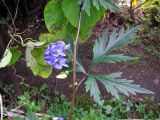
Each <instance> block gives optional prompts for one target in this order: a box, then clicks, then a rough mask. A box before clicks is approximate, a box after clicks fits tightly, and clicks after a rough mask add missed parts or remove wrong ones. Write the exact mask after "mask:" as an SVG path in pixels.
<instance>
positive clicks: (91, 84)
mask: <svg viewBox="0 0 160 120" xmlns="http://www.w3.org/2000/svg"><path fill="white" fill-rule="evenodd" d="M85 85H86V86H85V87H86V92H90V95H91V96H93V98H94V101H95V102H97V103H99V104H101V105H102V104H103V101H102V100H101V98H100V91H99V88H98V85H97V82H96V79H95V77H94V76H93V75H88V79H87V81H86V82H85Z"/></svg>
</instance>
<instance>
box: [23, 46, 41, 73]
mask: <svg viewBox="0 0 160 120" xmlns="http://www.w3.org/2000/svg"><path fill="white" fill-rule="evenodd" d="M32 50H33V48H31V47H27V48H26V54H25V55H26V64H27V67H29V68H30V69H31V70H32V72H33V73H34V75H37V73H38V69H37V67H36V65H37V62H36V60H35V58H34V57H33V56H32V54H31V51H32Z"/></svg>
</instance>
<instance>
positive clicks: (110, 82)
mask: <svg viewBox="0 0 160 120" xmlns="http://www.w3.org/2000/svg"><path fill="white" fill-rule="evenodd" d="M121 75H122V73H121V72H117V73H112V74H108V75H105V74H96V75H95V74H94V75H93V74H89V75H88V79H87V81H86V83H85V85H86V86H85V87H86V92H88V91H90V95H91V96H93V98H94V100H95V102H97V103H99V104H101V103H102V102H101V99H100V91H99V88H98V84H97V81H100V82H101V83H102V84H103V85H104V86H105V88H106V90H107V92H108V93H111V95H112V96H114V97H116V98H117V99H119V93H122V94H124V95H126V96H129V93H131V94H133V95H136V93H146V94H154V92H152V91H150V90H147V89H145V88H142V87H141V86H140V85H137V84H133V80H127V79H120V77H121Z"/></svg>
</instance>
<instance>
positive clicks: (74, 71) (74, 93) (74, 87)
mask: <svg viewBox="0 0 160 120" xmlns="http://www.w3.org/2000/svg"><path fill="white" fill-rule="evenodd" d="M81 15H82V11H81V10H80V14H79V20H78V30H77V35H76V40H75V42H74V58H73V86H72V87H73V93H72V103H71V107H70V111H69V120H72V111H73V106H74V102H75V98H76V81H77V80H76V79H77V77H76V60H77V58H76V56H77V43H78V37H79V33H80V27H81Z"/></svg>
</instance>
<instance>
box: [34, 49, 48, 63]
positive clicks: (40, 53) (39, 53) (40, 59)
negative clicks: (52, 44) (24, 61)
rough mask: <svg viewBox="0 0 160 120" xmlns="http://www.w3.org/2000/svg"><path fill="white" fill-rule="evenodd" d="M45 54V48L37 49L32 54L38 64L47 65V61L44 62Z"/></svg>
mask: <svg viewBox="0 0 160 120" xmlns="http://www.w3.org/2000/svg"><path fill="white" fill-rule="evenodd" d="M44 52H45V48H35V49H33V50H32V52H31V53H32V56H33V57H34V59H35V60H36V62H37V63H38V64H40V65H47V64H46V61H45V60H44Z"/></svg>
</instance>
